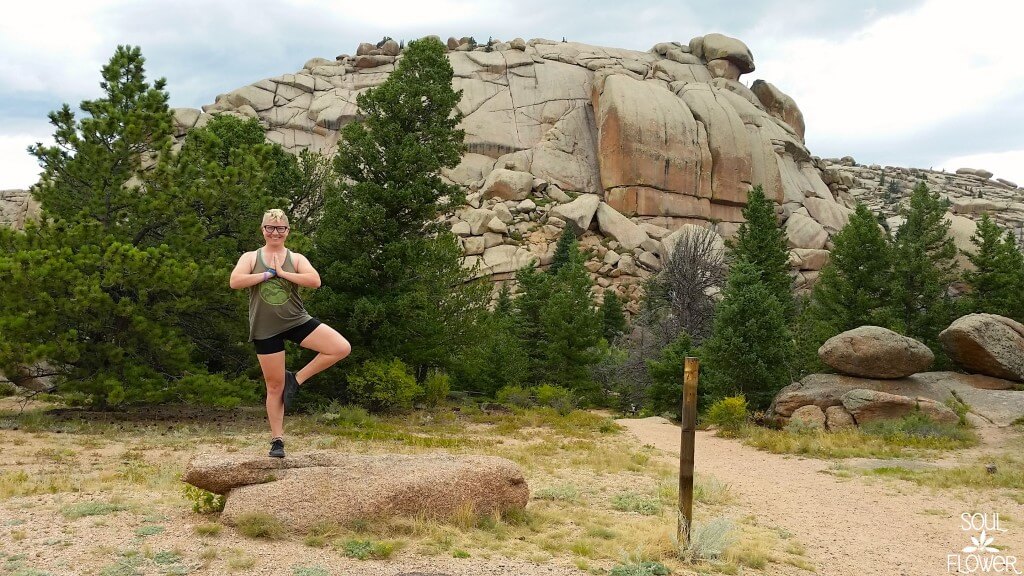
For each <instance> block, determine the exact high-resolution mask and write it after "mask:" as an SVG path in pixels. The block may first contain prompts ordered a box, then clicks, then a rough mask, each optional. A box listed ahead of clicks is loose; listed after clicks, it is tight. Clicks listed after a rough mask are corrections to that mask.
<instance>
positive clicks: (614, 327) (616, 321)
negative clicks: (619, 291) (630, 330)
mask: <svg viewBox="0 0 1024 576" xmlns="http://www.w3.org/2000/svg"><path fill="white" fill-rule="evenodd" d="M601 323H602V327H603V333H604V339H605V340H607V341H608V342H613V341H614V340H615V338H616V337H617V336H619V335H620V334H622V333H623V332H625V331H626V316H625V314H623V312H622V302H620V301H619V297H618V295H616V294H615V292H614V291H613V290H605V292H604V297H603V299H602V301H601Z"/></svg>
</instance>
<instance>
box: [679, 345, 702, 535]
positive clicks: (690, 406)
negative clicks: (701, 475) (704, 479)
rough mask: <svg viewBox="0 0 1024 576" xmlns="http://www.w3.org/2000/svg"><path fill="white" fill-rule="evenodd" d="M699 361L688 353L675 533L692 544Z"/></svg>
mask: <svg viewBox="0 0 1024 576" xmlns="http://www.w3.org/2000/svg"><path fill="white" fill-rule="evenodd" d="M699 372H700V360H698V359H697V358H693V357H690V356H687V358H686V365H685V368H684V370H683V411H682V416H683V422H682V439H681V441H680V446H679V519H678V525H677V527H676V536H677V537H678V538H679V543H680V544H685V545H687V546H688V545H689V544H690V523H691V521H692V520H693V445H694V431H695V430H696V429H697V377H698V373H699Z"/></svg>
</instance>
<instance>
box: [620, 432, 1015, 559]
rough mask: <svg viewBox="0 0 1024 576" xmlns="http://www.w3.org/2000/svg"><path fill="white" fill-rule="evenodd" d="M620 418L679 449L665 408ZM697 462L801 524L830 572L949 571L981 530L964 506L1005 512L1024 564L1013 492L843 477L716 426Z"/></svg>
mask: <svg viewBox="0 0 1024 576" xmlns="http://www.w3.org/2000/svg"><path fill="white" fill-rule="evenodd" d="M617 422H618V423H619V424H621V425H622V426H624V427H625V428H627V429H628V430H629V432H630V433H632V434H633V435H634V436H635V437H636V438H637V440H638V441H639V442H640V443H641V444H651V445H653V446H654V447H656V448H659V449H661V450H665V451H666V452H669V453H671V454H672V455H675V456H676V457H678V454H679V441H680V430H679V427H678V426H676V425H673V424H672V423H670V422H669V421H667V420H665V419H664V418H658V417H652V418H643V419H621V420H617ZM982 432H983V433H984V431H982ZM970 455H971V454H970V452H968V451H965V452H964V453H963V455H962V456H964V457H967V458H969V457H970ZM695 462H696V469H697V470H698V471H699V472H700V473H703V474H709V475H713V476H715V477H716V478H717V479H719V480H720V481H722V482H724V483H726V484H729V485H730V486H731V488H732V491H733V493H734V494H735V495H736V496H737V498H738V500H739V501H738V503H737V506H738V508H740V509H742V510H743V511H744V512H746V513H749V514H752V515H754V516H756V517H757V518H758V519H759V522H760V523H761V524H764V525H769V526H778V527H781V528H784V529H786V530H788V531H790V532H792V533H793V534H794V537H795V538H796V539H797V540H798V541H799V542H801V543H802V544H804V545H805V546H806V547H807V557H808V559H809V560H810V561H811V562H813V564H814V565H815V567H816V568H817V574H819V575H821V576H831V575H837V576H838V575H844V576H845V575H851V576H853V575H857V576H868V575H878V576H883V575H884V576H936V575H939V574H947V573H948V572H947V555H949V554H958V553H959V552H960V551H961V550H962V549H963V547H964V546H967V545H969V544H970V543H971V542H970V537H971V536H977V533H975V532H966V531H963V530H962V529H961V518H960V515H961V514H962V513H964V512H972V513H973V512H989V513H990V514H989V517H990V518H991V516H992V515H991V513H994V512H999V513H1001V514H1002V515H1005V517H1006V519H1002V520H1001V527H1002V528H1003V529H1006V532H1003V533H999V534H996V535H995V536H994V542H993V543H994V544H995V545H997V546H999V547H1000V548H1001V550H1002V552H1001V554H1004V555H1007V556H1009V555H1016V556H1019V557H1020V559H1019V560H1018V562H1017V568H1018V569H1020V570H1021V571H1022V572H1024V524H1022V520H1024V515H1022V513H1024V507H1022V506H1021V505H1020V504H1018V503H1015V502H1014V501H1013V500H1010V499H1008V498H1002V497H998V499H997V500H995V501H992V500H989V499H988V498H987V497H986V496H985V495H984V493H981V492H979V493H976V494H977V496H972V495H971V494H970V493H969V492H967V493H966V494H960V495H953V494H952V492H951V491H948V490H946V491H942V492H935V491H932V490H930V489H928V488H922V487H919V486H917V485H916V484H913V483H910V482H903V481H895V480H893V481H888V480H882V479H876V478H863V477H857V476H855V477H853V478H840V477H837V476H835V475H833V474H831V473H829V471H828V470H829V468H830V466H831V462H829V461H826V460H818V459H811V458H801V457H797V456H786V455H779V454H770V453H767V452H762V451H759V450H756V449H754V448H751V447H748V446H745V445H743V444H742V443H741V442H740V441H738V440H731V439H724V438H718V437H715V436H714V434H713V433H712V432H706V431H698V432H697V433H696V454H695ZM952 572H953V573H955V572H956V568H955V567H954V568H953V569H952ZM978 573H984V572H980V571H979V572H978ZM992 573H993V574H994V573H995V572H992ZM1010 573H1011V574H1013V572H1012V571H1010Z"/></svg>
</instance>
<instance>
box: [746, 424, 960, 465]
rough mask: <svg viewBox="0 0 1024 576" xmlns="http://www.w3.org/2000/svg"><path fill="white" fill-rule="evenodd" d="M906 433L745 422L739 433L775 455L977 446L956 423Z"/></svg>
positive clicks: (888, 453)
mask: <svg viewBox="0 0 1024 576" xmlns="http://www.w3.org/2000/svg"><path fill="white" fill-rule="evenodd" d="M916 432H918V431H916V430H915V431H912V432H907V431H904V430H901V429H899V428H898V427H897V426H895V425H894V426H893V427H889V428H885V427H880V428H878V429H876V430H873V431H871V432H865V431H864V430H861V429H859V428H848V429H845V430H837V431H835V432H828V431H824V430H799V431H793V430H772V429H770V428H764V427H761V426H753V425H746V426H743V427H742V428H740V430H739V431H738V432H737V434H736V436H737V437H739V438H741V439H742V440H743V442H744V443H745V444H747V445H749V446H753V447H755V448H758V449H761V450H765V451H768V452H772V453H775V454H799V455H802V456H811V457H815V458H906V457H915V456H922V455H924V456H927V455H928V454H929V453H932V454H934V453H937V452H939V451H947V450H956V449H961V448H967V447H970V446H974V445H976V444H977V443H978V438H977V435H975V434H974V433H973V432H972V431H970V430H969V429H965V428H961V427H957V426H946V427H942V426H936V427H932V428H929V429H927V430H922V431H920V433H916Z"/></svg>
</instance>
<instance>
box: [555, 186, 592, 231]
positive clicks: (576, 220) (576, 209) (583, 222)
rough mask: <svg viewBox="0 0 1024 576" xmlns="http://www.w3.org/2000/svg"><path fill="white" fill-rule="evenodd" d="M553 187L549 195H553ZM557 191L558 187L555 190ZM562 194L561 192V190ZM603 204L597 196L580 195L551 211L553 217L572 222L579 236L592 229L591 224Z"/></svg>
mask: <svg viewBox="0 0 1024 576" xmlns="http://www.w3.org/2000/svg"><path fill="white" fill-rule="evenodd" d="M551 188H552V187H551V186H548V193H549V194H550V193H551ZM555 189H556V190H557V187H556V188H555ZM559 192H560V190H559ZM600 204H601V197H600V196H598V195H597V194H580V195H579V196H577V197H576V199H575V200H572V201H571V202H568V203H566V204H559V205H558V206H555V207H554V208H552V209H551V215H552V216H556V217H558V218H561V219H563V220H565V221H566V222H572V223H573V226H574V228H575V229H576V233H577V234H583V233H584V232H586V231H587V229H588V228H590V222H591V220H593V219H594V214H595V213H597V207H598V205H600Z"/></svg>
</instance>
